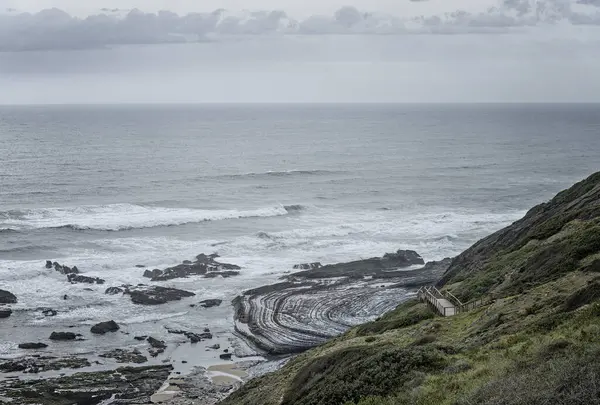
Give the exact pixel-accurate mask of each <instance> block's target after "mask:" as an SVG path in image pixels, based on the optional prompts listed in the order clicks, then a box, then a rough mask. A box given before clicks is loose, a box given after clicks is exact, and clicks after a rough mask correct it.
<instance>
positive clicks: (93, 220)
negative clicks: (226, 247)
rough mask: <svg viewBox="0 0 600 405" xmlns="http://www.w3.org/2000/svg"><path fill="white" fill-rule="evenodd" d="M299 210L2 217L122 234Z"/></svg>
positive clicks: (75, 211) (122, 210) (23, 225)
mask: <svg viewBox="0 0 600 405" xmlns="http://www.w3.org/2000/svg"><path fill="white" fill-rule="evenodd" d="M297 210H298V206H290V207H285V206H283V205H279V206H273V207H265V208H258V209H253V210H204V209H192V208H166V207H152V206H143V205H136V204H108V205H88V206H78V207H66V208H40V209H32V210H26V211H16V212H15V211H12V212H4V213H0V214H2V215H0V222H2V223H3V224H4V225H6V226H9V227H12V228H19V229H39V228H61V227H68V228H73V229H81V230H83V229H96V230H106V231H118V230H125V229H133V228H151V227H156V226H172V225H183V224H186V223H195V222H204V221H218V220H225V219H237V218H251V217H275V216H282V215H287V214H288V213H289V212H292V211H297Z"/></svg>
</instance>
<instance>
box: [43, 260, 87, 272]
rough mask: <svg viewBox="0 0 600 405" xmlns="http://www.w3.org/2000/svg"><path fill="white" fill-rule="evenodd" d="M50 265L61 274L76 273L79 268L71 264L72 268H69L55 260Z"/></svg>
mask: <svg viewBox="0 0 600 405" xmlns="http://www.w3.org/2000/svg"><path fill="white" fill-rule="evenodd" d="M46 266H48V263H47V262H46ZM52 266H53V267H54V270H56V271H58V272H59V273H61V274H77V273H79V269H78V268H77V266H73V268H70V267H69V266H63V265H60V264H58V263H57V262H54V263H52Z"/></svg>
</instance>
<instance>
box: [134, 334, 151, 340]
mask: <svg viewBox="0 0 600 405" xmlns="http://www.w3.org/2000/svg"><path fill="white" fill-rule="evenodd" d="M133 338H134V339H135V340H140V341H141V340H146V339H148V336H146V335H143V336H134V337H133Z"/></svg>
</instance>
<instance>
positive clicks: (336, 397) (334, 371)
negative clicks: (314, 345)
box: [281, 346, 446, 405]
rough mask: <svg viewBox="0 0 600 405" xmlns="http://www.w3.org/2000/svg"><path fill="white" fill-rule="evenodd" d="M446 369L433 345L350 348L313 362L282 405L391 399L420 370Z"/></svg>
mask: <svg viewBox="0 0 600 405" xmlns="http://www.w3.org/2000/svg"><path fill="white" fill-rule="evenodd" d="M444 367H446V361H445V359H444V356H443V355H442V354H441V353H440V352H439V351H437V350H435V349H434V348H432V347H431V346H426V347H411V348H399V347H395V346H381V347H377V348H373V347H369V348H364V347H361V348H347V349H344V350H340V351H338V352H336V353H333V354H330V355H326V356H323V357H319V358H316V359H314V360H312V361H311V362H310V363H309V364H307V365H306V366H305V367H303V368H302V369H301V370H300V371H299V372H298V373H297V374H296V376H295V378H294V380H293V381H292V383H291V384H290V386H289V388H288V390H287V392H286V393H285V395H284V398H283V401H282V402H281V403H282V405H292V404H293V405H339V404H344V403H346V402H348V401H352V402H358V401H360V400H361V399H362V398H365V397H369V396H375V397H377V396H388V395H391V394H393V393H394V392H397V391H398V390H400V389H401V388H402V386H403V384H406V383H408V382H410V381H412V380H413V379H414V378H416V377H417V373H418V372H420V371H434V370H441V369H443V368H444Z"/></svg>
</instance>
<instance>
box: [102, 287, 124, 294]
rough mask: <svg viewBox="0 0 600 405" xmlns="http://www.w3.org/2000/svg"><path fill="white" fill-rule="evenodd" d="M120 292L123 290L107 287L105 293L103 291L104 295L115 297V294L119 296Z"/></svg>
mask: <svg viewBox="0 0 600 405" xmlns="http://www.w3.org/2000/svg"><path fill="white" fill-rule="evenodd" d="M122 292H123V289H122V288H121V287H108V288H107V289H106V291H104V294H108V295H116V294H121V293H122Z"/></svg>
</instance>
